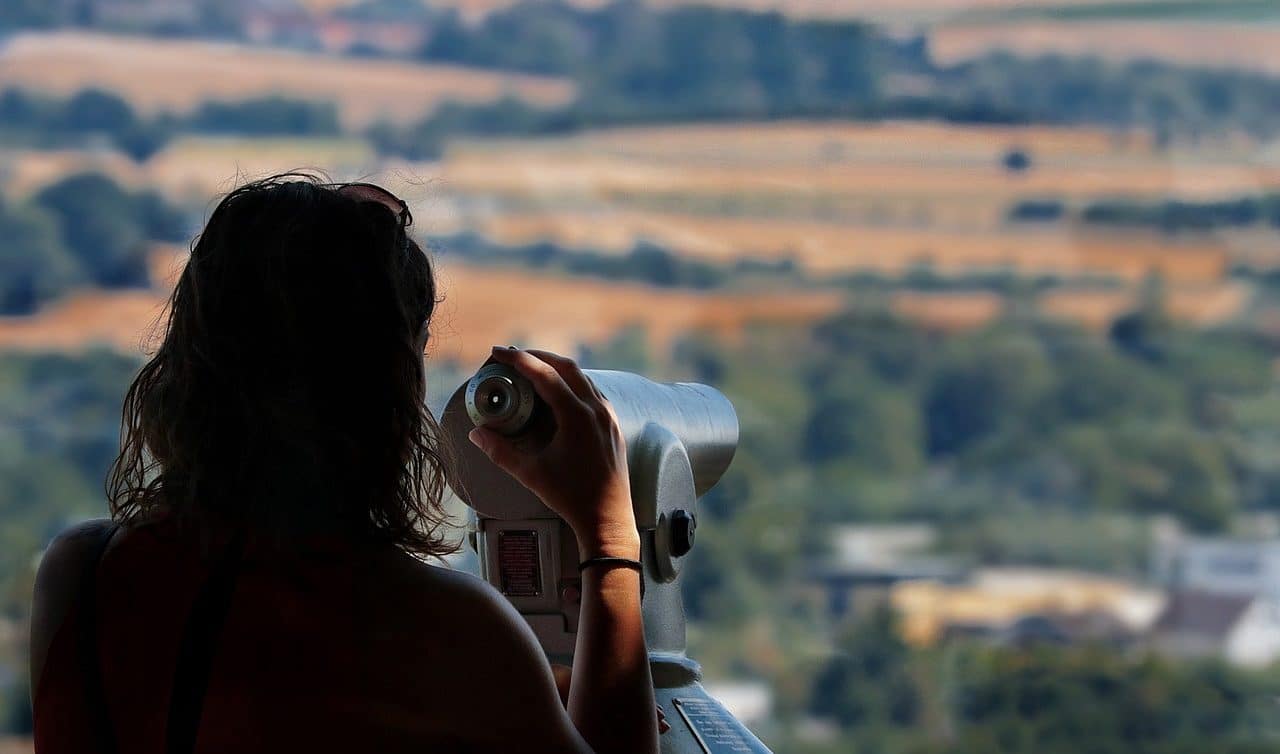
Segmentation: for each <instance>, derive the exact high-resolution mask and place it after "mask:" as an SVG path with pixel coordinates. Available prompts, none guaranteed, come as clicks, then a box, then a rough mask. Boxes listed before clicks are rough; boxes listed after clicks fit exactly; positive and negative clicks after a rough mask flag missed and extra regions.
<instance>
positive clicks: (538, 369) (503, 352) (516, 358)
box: [493, 346, 580, 413]
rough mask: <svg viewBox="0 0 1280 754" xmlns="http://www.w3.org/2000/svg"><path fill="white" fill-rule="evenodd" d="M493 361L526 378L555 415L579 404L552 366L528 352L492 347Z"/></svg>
mask: <svg viewBox="0 0 1280 754" xmlns="http://www.w3.org/2000/svg"><path fill="white" fill-rule="evenodd" d="M493 360H494V361H497V362H500V363H502V364H507V365H509V366H512V367H514V368H515V370H516V371H517V372H519V373H520V374H522V375H524V376H525V377H526V378H528V380H529V382H531V383H532V384H533V390H534V392H536V393H537V394H538V396H539V397H540V398H542V400H544V401H546V402H547V405H548V406H550V407H551V410H552V411H555V412H556V413H561V412H563V411H565V410H566V409H568V408H571V407H572V406H573V405H574V404H575V403H579V402H580V401H578V397H577V396H576V395H574V392H573V391H572V390H570V389H569V386H568V385H567V384H565V381H564V379H563V378H562V377H561V376H560V373H559V372H557V371H556V369H555V368H554V367H553V366H551V365H550V364H548V363H547V362H545V361H543V360H542V359H539V358H538V357H536V356H534V355H532V354H531V353H530V352H528V351H521V350H519V349H515V348H503V347H501V346H494V348H493Z"/></svg>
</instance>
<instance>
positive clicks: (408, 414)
mask: <svg viewBox="0 0 1280 754" xmlns="http://www.w3.org/2000/svg"><path fill="white" fill-rule="evenodd" d="M411 222H412V218H411V216H410V214H409V212H408V209H407V207H406V206H405V204H404V203H403V202H402V201H401V200H399V199H397V198H396V197H395V196H394V195H392V194H391V193H390V192H388V191H386V190H385V189H382V188H379V187H377V186H374V185H372V184H363V183H354V184H352V183H347V184H334V183H326V182H324V181H323V180H322V179H321V178H319V177H316V176H313V175H310V174H302V173H288V174H283V175H278V176H275V177H272V178H268V179H265V180H260V181H255V182H253V183H250V184H248V185H245V186H242V187H240V188H238V189H236V190H235V191H232V192H231V193H230V194H228V195H227V196H226V197H225V198H223V199H222V201H221V202H220V203H219V204H218V206H217V207H216V209H214V211H213V214H212V215H211V216H210V218H209V221H208V223H207V224H206V226H205V228H204V231H203V233H201V234H200V236H199V237H198V238H197V240H196V241H195V242H194V243H193V244H192V248H191V256H190V258H189V259H188V261H187V263H186V266H185V268H184V269H183V271H182V274H181V276H180V277H179V279H178V282H177V286H176V288H175V289H174V291H173V295H172V297H171V299H170V301H169V305H168V311H167V317H166V318H165V319H164V320H163V322H164V324H165V330H164V336H163V340H162V342H161V344H160V346H159V347H158V349H157V350H156V352H155V354H154V356H152V358H151V359H150V360H149V361H147V363H146V364H145V365H144V366H143V367H142V370H141V372H140V373H139V374H138V376H137V378H136V379H135V380H134V382H133V384H132V385H131V386H130V388H129V391H128V394H127V395H126V397H125V401H124V411H123V420H122V427H121V451H120V455H119V457H118V458H117V459H116V461H115V463H114V464H113V465H112V468H111V472H110V474H109V476H108V479H107V495H108V499H109V500H110V505H111V513H112V517H113V518H114V519H115V520H116V521H119V522H125V523H129V522H135V521H138V520H143V519H147V518H150V517H151V516H152V515H154V514H158V513H162V512H163V513H168V514H171V515H173V516H174V517H176V518H177V519H178V520H179V521H180V522H186V523H191V524H194V525H196V526H197V527H204V526H208V525H216V526H229V527H232V528H235V529H239V528H241V527H251V528H253V529H254V530H256V531H264V532H267V533H269V534H271V535H272V536H273V538H274V539H275V540H276V541H278V542H282V543H288V542H290V541H298V540H300V537H299V535H301V534H306V533H316V532H323V533H341V534H342V535H343V536H344V537H354V538H357V539H359V540H360V541H363V542H378V543H386V544H390V545H392V546H395V547H398V548H400V549H402V550H404V551H406V552H410V553H414V554H417V555H435V556H438V555H442V554H445V553H448V552H453V551H456V549H457V545H456V543H453V542H450V541H449V540H448V539H447V538H446V534H445V532H446V529H447V527H446V526H445V525H446V523H447V521H448V516H447V514H446V512H445V510H444V507H443V504H442V498H443V495H444V489H445V485H446V483H447V476H448V475H447V473H446V472H447V469H448V468H449V464H448V457H447V456H448V454H447V453H446V449H445V445H444V444H443V440H442V439H441V433H440V430H439V425H438V424H437V423H436V420H435V418H434V417H433V416H432V415H431V412H430V410H429V409H428V408H427V406H426V402H425V374H424V364H423V358H424V354H423V345H424V343H425V338H426V329H427V325H428V323H429V322H430V320H431V314H432V310H433V309H434V308H435V305H436V303H437V299H436V288H435V283H434V276H433V273H432V268H431V263H430V261H429V260H428V258H427V256H426V254H425V253H424V252H423V250H422V249H421V248H419V246H418V245H417V244H416V243H415V242H414V241H413V239H412V238H411V237H410V236H409V234H408V226H409V225H410V223H411Z"/></svg>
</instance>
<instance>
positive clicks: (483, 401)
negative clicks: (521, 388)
mask: <svg viewBox="0 0 1280 754" xmlns="http://www.w3.org/2000/svg"><path fill="white" fill-rule="evenodd" d="M513 387H514V386H513V385H512V384H511V381H510V380H508V379H506V378H503V377H490V378H489V379H487V380H485V381H484V382H482V383H481V384H480V388H479V389H478V390H476V397H477V398H479V400H477V401H476V404H477V405H478V407H479V409H480V410H481V411H483V412H484V413H485V414H486V415H488V416H502V415H503V414H504V413H506V412H507V410H508V409H509V408H510V407H511V404H512V403H514V402H515V401H513V400H512V396H511V392H512V389H513Z"/></svg>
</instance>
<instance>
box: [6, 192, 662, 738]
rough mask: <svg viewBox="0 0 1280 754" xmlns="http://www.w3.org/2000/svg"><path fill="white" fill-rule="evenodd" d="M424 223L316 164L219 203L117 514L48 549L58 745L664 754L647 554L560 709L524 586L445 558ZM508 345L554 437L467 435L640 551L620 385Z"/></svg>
mask: <svg viewBox="0 0 1280 754" xmlns="http://www.w3.org/2000/svg"><path fill="white" fill-rule="evenodd" d="M410 222H411V218H410V215H409V212H408V210H407V208H406V206H405V204H404V203H403V202H402V201H400V200H399V199H397V198H396V197H395V196H393V195H392V194H390V193H389V192H387V191H386V190H384V189H381V188H379V187H377V186H373V185H370V184H328V183H323V182H321V181H320V180H319V179H316V178H314V177H311V176H307V175H301V174H286V175H282V176H277V177H274V178H270V179H267V180H263V181H257V182H254V183H251V184H249V185H246V186H243V187H241V188H239V189H237V190H235V191H233V192H232V193H231V194H229V195H228V196H226V197H225V198H224V199H223V200H222V201H221V203H220V204H219V205H218V206H217V208H216V209H215V210H214V211H213V214H212V215H211V217H210V218H209V221H208V223H207V225H206V226H205V228H204V231H203V232H202V233H201V234H200V236H199V238H198V240H197V241H196V243H195V244H194V245H193V247H192V251H191V256H190V258H189V260H188V262H187V264H186V267H185V268H184V270H183V272H182V275H181V277H180V278H179V280H178V283H177V286H176V288H175V290H174V292H173V295H172V298H171V300H170V302H169V309H168V318H167V322H166V329H165V332H164V339H163V341H162V343H161V345H160V346H159V348H158V349H157V351H156V353H155V355H154V356H153V357H152V358H151V359H150V360H149V361H148V362H147V363H146V364H145V366H143V367H142V370H141V372H140V373H139V374H138V376H137V379H136V380H135V381H134V383H133V384H132V386H131V387H130V389H129V392H128V394H127V396H126V398H125V402H124V419H123V427H122V433H121V438H122V442H121V452H120V455H119V458H118V459H117V460H116V462H115V464H114V466H113V468H112V470H111V474H110V477H109V479H108V485H107V486H108V495H109V500H110V508H111V519H110V520H109V521H94V522H90V523H87V524H83V525H80V526H77V527H75V528H73V529H71V530H69V531H67V532H64V533H63V534H61V535H60V536H58V537H57V538H56V539H55V540H54V541H53V543H52V544H51V545H50V546H49V548H48V551H47V552H46V554H45V556H44V559H43V562H42V563H41V565H40V569H39V573H38V575H37V583H36V592H35V601H34V609H33V617H32V636H31V677H32V688H33V689H34V692H33V693H34V710H35V728H36V731H35V743H36V749H37V751H38V752H41V753H42V754H58V753H60V752H131V753H134V752H136V753H138V754H149V753H151V752H167V753H169V754H176V753H177V752H224V751H225V752H232V751H234V752H292V751H333V752H356V751H361V752H364V751H377V752H423V751H569V752H581V751H591V750H595V751H607V752H641V751H643V752H652V751H655V750H656V749H657V740H658V720H657V719H656V717H655V708H654V702H653V692H652V687H651V681H650V678H649V669H648V664H647V658H646V653H645V644H644V635H643V630H642V625H641V617H640V580H639V578H638V577H637V574H636V572H635V571H634V570H632V569H631V568H627V567H625V564H622V565H623V566H624V567H619V564H618V562H617V561H609V560H606V561H601V562H600V563H599V564H598V565H596V566H593V567H590V568H587V569H586V571H585V573H584V578H583V596H582V608H581V626H580V629H579V634H578V637H579V638H578V647H577V654H576V658H577V659H576V662H575V667H574V668H573V670H572V682H571V683H569V684H568V686H569V688H568V691H567V699H566V701H565V702H564V703H562V701H561V698H560V696H559V695H558V693H557V692H558V689H557V681H556V679H555V677H553V672H552V669H551V668H550V667H549V666H548V664H547V661H546V659H545V657H544V655H543V654H542V652H541V650H540V648H539V647H538V644H537V642H536V640H535V638H534V636H533V634H532V632H531V631H530V629H529V627H528V626H527V625H526V624H525V623H524V621H523V620H522V619H521V617H520V616H519V614H518V613H516V612H515V610H514V609H513V608H512V607H511V606H510V605H509V604H508V603H507V602H506V600H504V599H503V598H502V597H501V596H500V595H499V594H498V593H497V592H496V591H495V590H493V589H492V588H491V587H489V586H488V585H487V584H486V583H484V582H483V581H481V580H480V579H477V578H474V577H472V576H469V575H466V574H462V573H457V572H453V571H450V570H448V569H447V568H442V567H436V566H433V565H430V564H428V563H426V562H425V560H426V559H428V558H431V557H435V556H439V555H442V554H445V553H448V552H451V551H453V550H454V549H456V546H455V545H451V544H450V543H449V542H447V541H446V538H445V528H444V524H445V523H446V521H447V517H446V514H445V511H444V508H443V506H442V502H441V500H442V496H443V494H444V489H445V484H446V482H447V481H448V473H447V472H448V468H449V464H448V458H449V452H448V448H446V447H444V446H443V444H442V441H441V439H440V434H439V430H438V427H437V425H436V422H435V419H434V418H433V417H432V416H431V414H430V412H429V411H428V409H427V408H426V405H425V400H424V382H425V375H424V363H423V362H424V358H423V355H424V350H425V346H426V341H427V333H428V324H429V322H430V321H431V314H432V310H433V309H434V307H435V304H436V289H435V286H434V282H433V273H432V269H431V266H430V263H429V261H428V258H427V256H426V255H425V254H424V253H423V251H422V249H420V248H419V247H418V245H417V244H415V243H414V241H413V240H412V238H411V237H410V236H409V234H408V226H409V224H410ZM494 358H495V359H496V360H498V361H502V362H504V363H507V364H510V365H512V366H513V367H515V368H516V369H518V370H519V371H521V372H522V373H523V374H525V375H526V376H527V377H528V378H529V379H530V380H531V381H533V383H534V386H535V389H536V390H537V391H538V392H539V394H540V395H541V396H542V398H543V399H544V400H546V402H547V403H548V404H549V405H550V406H551V407H552V410H553V411H554V412H555V413H556V423H557V426H558V427H560V430H559V431H558V433H557V435H556V437H555V438H554V439H553V441H552V442H551V444H550V445H549V446H548V447H547V448H545V449H544V450H542V451H540V452H539V453H538V454H537V455H528V454H525V453H523V452H521V451H517V450H516V449H515V448H514V447H513V446H511V445H509V444H508V443H507V442H506V441H505V439H504V438H502V437H500V436H498V435H496V434H493V433H490V432H487V431H484V430H477V431H476V432H474V433H473V435H472V441H473V442H475V443H476V444H477V445H479V446H480V447H481V448H482V449H483V450H484V451H485V452H486V453H488V454H489V455H490V456H491V457H492V458H493V459H494V461H495V462H496V463H498V465H499V466H501V467H503V468H505V469H506V470H508V471H509V472H510V473H512V474H513V475H514V476H516V477H517V478H518V479H520V480H521V481H522V482H523V483H524V484H525V485H526V486H528V487H529V488H530V489H531V490H532V491H533V492H535V493H536V494H538V495H539V496H540V497H541V498H542V500H543V501H544V502H545V503H546V504H547V505H548V506H549V507H551V508H553V509H554V510H556V511H557V512H558V513H559V514H561V515H562V516H563V517H564V518H565V520H566V521H567V522H568V523H569V524H570V526H572V527H573V530H574V532H575V533H576V535H577V538H578V544H579V549H580V551H581V553H582V554H583V557H584V558H587V557H593V556H612V557H614V558H626V559H632V560H634V559H637V558H638V557H639V552H640V540H639V536H638V534H637V532H636V526H635V519H634V516H633V513H632V508H631V500H630V491H629V487H628V482H627V469H626V455H625V448H624V447H623V445H624V443H623V440H622V437H621V434H620V431H619V430H618V427H617V421H616V417H614V416H613V412H612V409H611V408H610V407H609V405H608V402H607V401H606V400H605V399H604V398H603V397H601V396H600V395H599V394H598V393H597V392H596V391H595V390H594V389H593V387H592V386H591V383H590V381H589V380H587V379H586V377H585V376H584V375H583V374H582V372H581V370H579V369H578V368H577V366H576V365H575V364H574V363H573V362H572V361H570V360H568V359H565V358H562V357H560V356H556V355H555V354H550V353H545V352H539V351H521V350H515V349H505V348H495V349H494ZM561 680H562V681H567V680H568V678H567V676H566V677H565V678H562V679H561ZM561 690H563V689H561ZM566 704H567V711H566V709H565V706H566Z"/></svg>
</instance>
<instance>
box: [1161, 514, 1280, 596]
mask: <svg viewBox="0 0 1280 754" xmlns="http://www.w3.org/2000/svg"><path fill="white" fill-rule="evenodd" d="M1152 561H1153V562H1152V571H1153V573H1152V576H1153V578H1154V580H1155V581H1156V582H1157V583H1159V584H1163V585H1165V586H1167V587H1168V588H1169V589H1170V590H1172V591H1197V592H1211V593H1214V594H1233V595H1247V596H1258V597H1263V598H1266V599H1270V600H1273V601H1277V602H1280V539H1242V538H1226V537H1187V536H1184V535H1183V534H1181V533H1180V532H1179V531H1178V530H1176V529H1165V530H1163V531H1157V533H1156V545H1155V547H1154V553H1153V557H1152Z"/></svg>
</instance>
